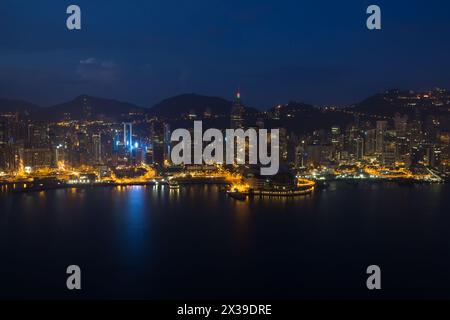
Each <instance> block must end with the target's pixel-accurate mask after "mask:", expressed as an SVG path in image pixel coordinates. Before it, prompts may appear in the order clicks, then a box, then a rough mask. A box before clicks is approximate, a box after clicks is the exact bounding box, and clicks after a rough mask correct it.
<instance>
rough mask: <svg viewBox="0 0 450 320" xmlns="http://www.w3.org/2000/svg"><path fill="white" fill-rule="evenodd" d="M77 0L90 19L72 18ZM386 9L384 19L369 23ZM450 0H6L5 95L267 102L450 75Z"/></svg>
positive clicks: (321, 99)
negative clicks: (77, 22) (378, 25)
mask: <svg viewBox="0 0 450 320" xmlns="http://www.w3.org/2000/svg"><path fill="white" fill-rule="evenodd" d="M70 4H78V5H79V6H80V7H81V11H82V30H81V31H68V30H67V29H66V23H65V22H66V18H67V15H66V13H65V11H66V8H67V6H68V5H70ZM370 4H378V5H379V6H380V7H381V9H382V27H383V30H381V31H369V30H367V29H366V27H365V22H366V17H367V15H366V14H365V11H366V8H367V6H368V5H370ZM449 17H450V3H449V1H444V0H442V1H438V0H427V1H421V0H417V1H414V0H395V1H393V0H390V1H365V0H346V1H331V0H330V1H323V0H315V1H314V0H310V1H300V0H292V1H290V0H289V1H288V0H278V1H276V0H270V1H269V0H240V1H237V0H188V1H184V0H146V1H139V0H133V1H130V0H129V1H122V0H121V1H113V0H102V1H100V0H72V1H61V0H58V1H49V0H39V1H32V0H28V1H24V0H2V1H1V2H0V97H8V98H21V99H27V100H30V101H33V102H36V103H38V104H42V105H50V104H54V103H58V102H61V101H63V100H68V99H71V98H73V97H74V96H76V95H79V94H82V93H86V94H90V95H96V96H103V97H108V98H116V99H121V100H126V101H130V102H134V103H137V104H140V105H143V106H151V105H153V104H154V103H156V102H158V101H159V100H161V99H164V98H166V97H169V96H172V95H176V94H180V93H187V92H196V93H200V94H207V95H214V96H222V97H225V98H229V99H231V98H232V95H233V91H234V90H235V89H236V87H238V86H239V87H240V88H241V91H242V95H243V100H244V102H246V103H247V104H249V105H251V106H254V107H259V108H265V107H268V106H270V105H273V104H276V103H284V102H287V101H289V100H299V101H305V102H310V103H317V104H331V103H333V104H346V103H353V102H355V101H358V100H360V99H362V98H364V97H366V96H368V95H370V94H372V93H374V92H378V91H381V90H384V89H386V88H391V87H400V88H412V89H429V88H432V87H435V86H442V87H450V58H449V53H450V41H449V39H450V37H449V36H450V18H449Z"/></svg>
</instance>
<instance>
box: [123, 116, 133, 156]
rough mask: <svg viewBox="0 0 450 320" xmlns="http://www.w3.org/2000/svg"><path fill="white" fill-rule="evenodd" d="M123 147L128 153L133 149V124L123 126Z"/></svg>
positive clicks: (126, 123)
mask: <svg viewBox="0 0 450 320" xmlns="http://www.w3.org/2000/svg"><path fill="white" fill-rule="evenodd" d="M123 147H124V149H125V150H127V151H131V149H132V148H133V124H132V123H130V122H124V124H123Z"/></svg>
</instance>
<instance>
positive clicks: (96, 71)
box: [77, 57, 117, 84]
mask: <svg viewBox="0 0 450 320" xmlns="http://www.w3.org/2000/svg"><path fill="white" fill-rule="evenodd" d="M77 74H78V76H79V77H80V79H81V80H84V81H86V82H93V83H94V84H112V83H114V82H115V81H116V80H117V64H116V63H115V62H114V61H113V60H99V59H97V58H94V57H90V58H87V59H83V60H80V63H79V65H78V68H77Z"/></svg>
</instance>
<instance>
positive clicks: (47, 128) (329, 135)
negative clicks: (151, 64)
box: [0, 91, 450, 175]
mask: <svg viewBox="0 0 450 320" xmlns="http://www.w3.org/2000/svg"><path fill="white" fill-rule="evenodd" d="M438 93H439V94H441V96H442V97H444V98H442V99H444V100H445V97H448V93H447V92H446V91H439V92H438ZM436 96H437V95H432V94H430V95H429V96H423V95H422V96H418V95H416V94H413V93H409V94H406V95H405V94H404V93H401V92H389V94H386V96H385V97H386V99H392V100H393V101H396V102H398V101H401V102H402V104H404V107H405V108H410V109H408V110H411V108H412V109H413V110H416V112H413V113H411V112H409V116H408V115H406V114H401V113H397V114H395V116H394V117H386V116H380V117H374V116H365V115H364V114H361V113H360V112H358V113H357V112H354V113H352V111H351V110H350V111H349V109H346V110H344V109H343V110H342V111H341V110H336V109H335V110H333V112H346V113H347V114H351V116H352V119H353V121H350V122H347V123H346V124H345V125H342V124H341V125H334V126H331V127H328V128H322V127H319V128H317V129H316V130H312V131H310V132H306V133H305V132H301V131H300V132H298V131H296V130H288V129H286V128H285V126H283V119H284V118H286V117H288V118H291V119H290V121H295V115H294V116H293V115H292V109H291V108H285V107H284V106H283V105H281V106H278V107H276V108H274V109H272V111H270V112H261V113H259V114H257V115H256V116H252V118H251V121H249V119H247V118H246V117H247V115H246V108H245V107H244V106H243V105H242V103H241V99H240V93H238V94H237V96H236V99H235V102H234V104H233V106H232V107H231V112H230V113H229V114H228V117H229V120H228V124H229V127H231V128H234V129H237V128H242V129H246V128H248V127H254V128H256V129H258V128H259V129H260V128H264V127H265V126H271V128H274V126H275V127H277V128H279V129H280V137H279V138H280V148H279V151H280V162H281V164H282V165H283V166H284V167H286V168H289V169H295V170H309V169H313V168H320V167H322V168H337V167H340V166H349V165H350V166H351V165H355V164H359V165H361V164H362V165H364V164H367V165H374V164H375V165H379V166H383V167H386V168H396V167H405V168H414V167H424V168H430V169H433V170H435V172H437V173H442V174H443V175H445V174H446V173H448V172H449V163H450V133H449V122H450V121H449V114H450V112H447V113H442V112H441V113H436V114H433V113H432V112H431V113H430V112H428V113H427V115H426V117H425V118H424V117H423V115H421V114H420V108H423V107H424V106H426V107H427V108H440V107H442V105H445V103H444V104H443V102H442V101H441V100H442V99H441V100H439V99H438V98H436ZM446 103H448V101H447V102H446ZM447 111H448V110H447ZM321 112H327V111H326V110H325V109H321ZM411 114H412V116H411ZM297 116H298V115H297ZM189 117H191V118H192V115H189ZM202 117H204V118H205V119H209V118H211V117H214V115H212V114H211V113H210V112H208V114H206V113H205V114H204V115H202V116H200V117H199V116H197V115H196V116H195V117H194V118H195V119H197V120H198V119H199V118H200V119H201V118H202ZM292 118H293V119H292ZM189 119H190V118H189ZM190 120H192V119H190ZM171 126H172V127H173V124H172V123H170V121H164V120H160V119H158V118H157V117H147V116H146V117H143V118H141V119H139V120H133V121H127V122H117V123H116V122H108V121H105V120H92V119H89V118H86V119H84V120H70V119H67V120H63V121H60V122H45V121H34V120H32V119H29V118H26V117H25V116H23V115H22V114H20V113H6V114H2V115H1V116H0V172H2V173H3V174H12V173H15V172H33V171H35V170H38V169H45V168H64V167H65V168H80V167H83V166H89V167H92V168H95V169H96V170H97V172H100V173H101V172H107V171H108V170H109V169H110V168H114V167H117V166H139V165H141V164H146V165H151V166H153V167H155V168H157V169H158V168H164V167H166V168H167V167H170V165H171V162H170V152H171V147H172V144H171V142H170V136H171Z"/></svg>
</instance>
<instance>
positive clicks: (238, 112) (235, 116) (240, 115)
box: [230, 90, 245, 129]
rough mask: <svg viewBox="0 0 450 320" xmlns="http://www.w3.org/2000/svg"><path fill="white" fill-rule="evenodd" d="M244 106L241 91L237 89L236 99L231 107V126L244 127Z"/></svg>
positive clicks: (234, 127) (235, 127)
mask: <svg viewBox="0 0 450 320" xmlns="http://www.w3.org/2000/svg"><path fill="white" fill-rule="evenodd" d="M244 117H245V108H244V106H243V105H242V103H241V93H240V91H239V90H238V91H237V93H236V100H235V101H234V104H233V106H232V107H231V115H230V118H231V128H232V129H243V128H244Z"/></svg>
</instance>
